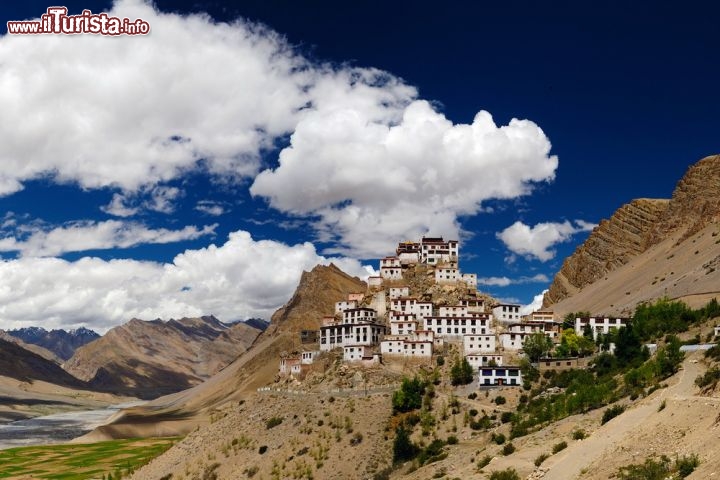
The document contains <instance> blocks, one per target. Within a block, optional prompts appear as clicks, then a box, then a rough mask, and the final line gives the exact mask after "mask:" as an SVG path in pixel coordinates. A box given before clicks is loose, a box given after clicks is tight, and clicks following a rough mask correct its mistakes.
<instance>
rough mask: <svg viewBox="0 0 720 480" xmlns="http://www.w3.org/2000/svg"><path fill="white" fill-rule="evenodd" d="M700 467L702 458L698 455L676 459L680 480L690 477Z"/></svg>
mask: <svg viewBox="0 0 720 480" xmlns="http://www.w3.org/2000/svg"><path fill="white" fill-rule="evenodd" d="M698 465H700V458H699V457H698V456H697V454H693V455H684V456H683V457H682V458H677V459H675V469H676V470H677V473H678V475H679V476H680V478H685V477H687V476H688V475H690V474H691V473H692V472H694V471H695V469H696V468H697V467H698Z"/></svg>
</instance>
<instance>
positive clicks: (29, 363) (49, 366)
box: [0, 339, 87, 388]
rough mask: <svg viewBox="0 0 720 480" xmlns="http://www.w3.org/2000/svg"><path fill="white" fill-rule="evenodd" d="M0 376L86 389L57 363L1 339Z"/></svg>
mask: <svg viewBox="0 0 720 480" xmlns="http://www.w3.org/2000/svg"><path fill="white" fill-rule="evenodd" d="M0 376H4V377H10V378H14V379H16V380H22V381H25V382H32V381H34V380H41V381H45V382H50V383H55V384H57V385H62V386H67V387H73V388H84V387H87V385H86V384H85V382H83V381H81V380H78V379H77V378H75V377H74V376H72V375H71V374H69V373H68V372H66V371H65V370H63V369H62V368H61V367H60V365H58V364H57V363H55V362H52V361H50V360H48V359H46V358H44V357H42V356H40V355H38V354H37V353H33V352H31V351H29V350H25V349H24V348H22V347H21V346H20V345H17V344H16V343H14V342H8V341H6V340H2V339H0Z"/></svg>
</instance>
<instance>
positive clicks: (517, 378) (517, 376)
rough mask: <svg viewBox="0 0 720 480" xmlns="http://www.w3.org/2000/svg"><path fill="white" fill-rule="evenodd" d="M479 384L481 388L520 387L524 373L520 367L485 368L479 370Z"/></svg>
mask: <svg viewBox="0 0 720 480" xmlns="http://www.w3.org/2000/svg"><path fill="white" fill-rule="evenodd" d="M478 383H479V384H480V386H481V387H490V386H505V385H509V386H520V385H522V383H523V380H522V373H521V372H520V367H483V368H480V370H479V375H478Z"/></svg>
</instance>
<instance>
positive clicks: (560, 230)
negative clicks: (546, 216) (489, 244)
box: [497, 220, 596, 262]
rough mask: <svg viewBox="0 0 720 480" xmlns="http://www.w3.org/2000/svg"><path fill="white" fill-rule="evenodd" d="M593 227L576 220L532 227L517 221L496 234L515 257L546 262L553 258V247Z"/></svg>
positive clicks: (546, 223) (593, 225) (593, 226)
mask: <svg viewBox="0 0 720 480" xmlns="http://www.w3.org/2000/svg"><path fill="white" fill-rule="evenodd" d="M595 227H596V225H595V224H592V223H589V222H585V221H582V220H576V221H575V222H574V223H572V222H570V221H568V220H566V221H565V222H563V223H554V222H545V223H538V224H536V225H535V226H532V227H531V226H529V225H526V224H524V223H523V222H521V221H517V222H515V223H513V224H512V225H510V226H509V227H507V228H506V229H505V230H503V231H502V232H499V233H497V238H499V239H500V240H501V241H502V242H503V243H504V244H505V246H506V247H507V249H508V250H510V251H511V252H513V253H515V254H517V255H522V256H524V257H528V258H536V259H538V260H540V261H541V262H546V261H548V260H552V259H553V258H555V253H556V252H555V250H553V247H554V246H555V245H557V244H558V243H563V242H567V241H568V240H570V239H571V238H572V237H573V235H575V234H577V233H580V232H587V231H590V230H592V229H593V228H595Z"/></svg>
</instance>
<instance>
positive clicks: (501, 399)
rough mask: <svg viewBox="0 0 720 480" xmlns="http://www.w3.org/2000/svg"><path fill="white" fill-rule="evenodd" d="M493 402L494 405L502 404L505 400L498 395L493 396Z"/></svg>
mask: <svg viewBox="0 0 720 480" xmlns="http://www.w3.org/2000/svg"><path fill="white" fill-rule="evenodd" d="M494 402H495V404H496V405H504V404H505V403H506V402H507V400H505V397H503V396H502V395H498V396H497V397H495V400H494Z"/></svg>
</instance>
